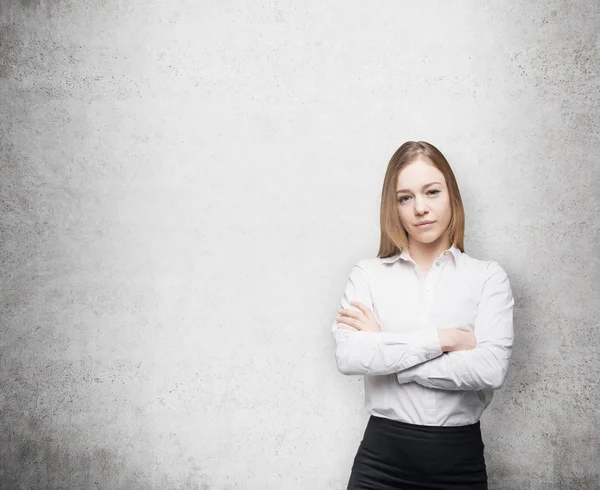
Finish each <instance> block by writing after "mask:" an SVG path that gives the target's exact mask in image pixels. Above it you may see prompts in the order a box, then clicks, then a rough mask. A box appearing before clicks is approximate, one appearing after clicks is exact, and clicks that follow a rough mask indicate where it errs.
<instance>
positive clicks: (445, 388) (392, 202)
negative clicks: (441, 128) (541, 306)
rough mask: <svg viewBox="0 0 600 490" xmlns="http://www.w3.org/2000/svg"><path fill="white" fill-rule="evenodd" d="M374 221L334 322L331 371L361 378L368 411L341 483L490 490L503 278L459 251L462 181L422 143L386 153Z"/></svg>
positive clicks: (505, 305)
mask: <svg viewBox="0 0 600 490" xmlns="http://www.w3.org/2000/svg"><path fill="white" fill-rule="evenodd" d="M380 225H381V242H380V246H379V253H378V255H377V257H369V258H365V259H362V260H359V261H358V262H357V263H356V264H355V265H354V266H353V267H352V269H351V271H350V274H349V277H348V280H347V282H346V287H345V290H344V294H343V297H342V300H341V306H342V308H341V309H339V310H338V316H337V317H336V319H335V321H334V322H333V327H332V331H333V336H334V339H335V342H336V353H335V355H336V360H337V366H338V369H339V371H340V372H341V373H342V374H346V375H364V386H365V408H366V409H367V411H368V412H369V413H370V418H369V421H368V423H367V427H366V429H365V433H364V436H363V439H362V441H361V443H360V446H359V448H358V452H357V453H356V456H355V458H354V464H353V466H352V472H351V475H350V481H349V483H348V487H347V488H348V490H359V489H360V490H362V489H365V490H366V489H372V490H388V489H389V490H392V489H405V490H411V489H421V490H422V489H436V490H444V489H460V490H467V489H472V490H475V489H477V490H479V489H487V488H488V486H487V472H486V465H485V458H484V452H483V450H484V444H483V440H482V437H481V430H480V422H479V419H480V417H481V415H482V413H483V411H484V410H485V408H486V407H487V406H488V405H489V403H490V402H491V400H492V396H493V390H497V389H499V388H500V387H501V386H502V384H503V383H504V380H505V378H506V375H507V372H508V367H509V359H510V355H511V350H512V345H513V305H514V300H513V296H512V291H511V286H510V282H509V279H508V276H507V274H506V272H505V271H504V269H503V268H502V267H501V266H500V265H499V264H498V262H495V261H493V260H479V259H476V258H473V257H471V256H469V255H467V254H466V253H465V252H464V246H463V240H464V228H465V219H464V209H463V205H462V200H461V197H460V192H459V190H458V185H457V183H456V179H455V177H454V174H453V172H452V170H451V168H450V166H449V164H448V162H447V161H446V158H445V157H444V156H443V155H442V153H441V152H440V151H439V150H438V149H437V148H435V147H434V146H433V145H431V144H429V143H426V142H423V141H418V142H414V141H409V142H406V143H404V144H403V145H402V146H401V147H400V148H398V150H397V151H396V152H395V153H394V155H393V156H392V158H391V160H390V162H389V164H388V168H387V171H386V175H385V178H384V183H383V191H382V201H381V219H380Z"/></svg>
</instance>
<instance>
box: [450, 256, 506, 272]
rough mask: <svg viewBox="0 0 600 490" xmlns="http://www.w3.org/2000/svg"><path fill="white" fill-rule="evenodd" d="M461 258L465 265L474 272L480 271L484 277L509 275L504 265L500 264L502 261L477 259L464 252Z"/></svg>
mask: <svg viewBox="0 0 600 490" xmlns="http://www.w3.org/2000/svg"><path fill="white" fill-rule="evenodd" d="M460 258H461V260H462V262H463V265H464V266H465V267H466V268H467V269H469V270H472V271H473V272H478V273H479V274H481V275H482V276H483V277H484V278H488V277H490V276H498V275H505V276H506V275H507V274H506V271H505V270H504V268H503V267H502V265H500V263H499V262H498V261H496V260H490V259H477V258H475V257H472V256H470V255H468V254H466V253H464V252H463V253H461V255H460Z"/></svg>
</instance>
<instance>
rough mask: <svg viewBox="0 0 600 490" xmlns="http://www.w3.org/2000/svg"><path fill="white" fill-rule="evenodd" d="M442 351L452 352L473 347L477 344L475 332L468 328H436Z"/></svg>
mask: <svg viewBox="0 0 600 490" xmlns="http://www.w3.org/2000/svg"><path fill="white" fill-rule="evenodd" d="M438 334H439V336H440V343H441V344H442V351H444V352H452V351H457V350H470V349H474V348H475V346H476V345H477V339H476V338H475V334H474V333H473V332H471V331H470V330H463V329H460V328H440V329H438Z"/></svg>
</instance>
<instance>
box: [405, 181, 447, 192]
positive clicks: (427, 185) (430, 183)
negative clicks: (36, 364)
mask: <svg viewBox="0 0 600 490" xmlns="http://www.w3.org/2000/svg"><path fill="white" fill-rule="evenodd" d="M433 184H440V185H441V182H429V184H425V185H424V186H423V187H421V190H423V189H425V188H426V187H429V186H430V185H433ZM401 192H410V189H400V190H397V191H396V194H400V193H401Z"/></svg>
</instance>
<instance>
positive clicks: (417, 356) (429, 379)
mask: <svg viewBox="0 0 600 490" xmlns="http://www.w3.org/2000/svg"><path fill="white" fill-rule="evenodd" d="M351 301H359V302H361V303H363V304H365V305H367V306H369V308H371V309H372V308H373V301H372V298H371V294H370V288H369V282H368V275H367V272H366V271H365V270H364V268H363V267H361V266H360V263H359V264H356V265H354V266H353V267H352V270H351V271H350V274H349V277H348V280H347V282H346V287H345V290H344V294H343V296H342V301H341V305H342V308H344V309H351V308H355V307H354V306H352V305H351V304H350V302H351ZM513 306H514V299H513V296H512V291H511V287H510V282H509V279H508V276H507V274H506V272H505V271H504V269H503V268H502V267H501V266H500V265H499V264H498V263H497V262H495V261H490V262H489V263H488V265H487V270H486V278H485V282H484V286H483V291H482V294H481V299H480V302H479V305H478V314H477V318H476V321H475V328H474V333H475V337H476V339H477V345H476V347H475V348H474V349H470V350H461V351H452V352H443V350H442V347H441V344H440V339H439V335H438V330H437V328H436V327H428V328H425V329H423V328H418V329H415V330H413V331H409V332H406V333H405V332H378V333H375V332H363V331H349V330H345V329H341V328H338V323H337V322H336V321H334V322H333V325H332V332H333V336H334V339H335V342H336V361H337V365H338V370H339V371H340V372H341V373H342V374H348V375H351V374H362V375H371V376H376V375H386V374H392V373H395V374H396V378H397V380H398V382H399V383H400V384H402V383H409V382H415V383H418V384H420V385H422V386H425V387H428V388H435V389H444V390H482V389H492V390H496V389H499V388H500V387H501V386H502V385H503V383H504V380H505V379H506V375H507V373H508V366H509V359H510V355H511V351H512V345H513ZM355 309H356V308H355Z"/></svg>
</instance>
